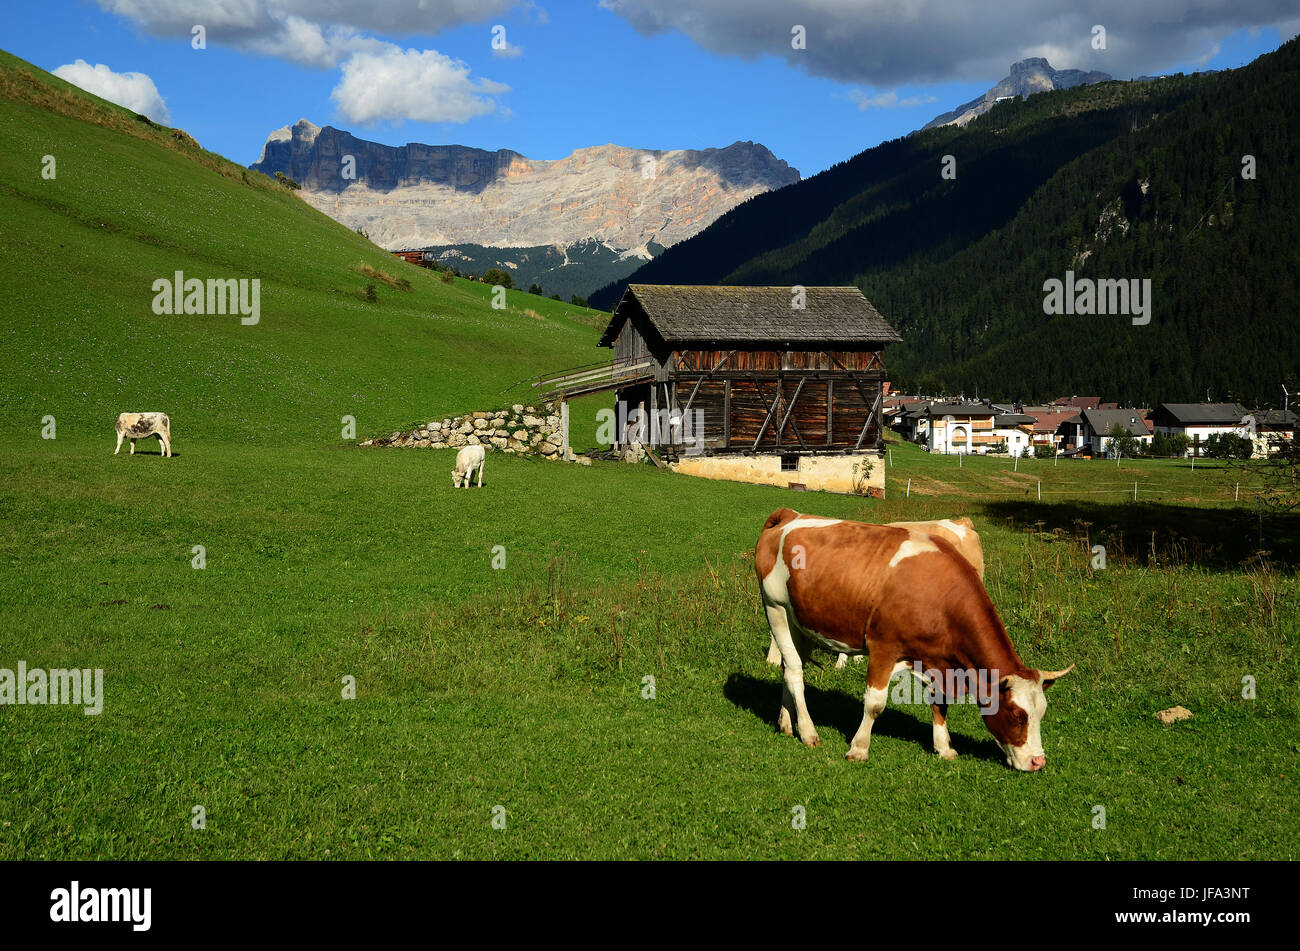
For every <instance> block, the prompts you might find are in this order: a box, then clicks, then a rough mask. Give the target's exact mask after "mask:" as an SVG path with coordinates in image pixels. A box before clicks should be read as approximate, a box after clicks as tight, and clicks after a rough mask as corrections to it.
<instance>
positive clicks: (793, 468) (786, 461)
mask: <svg viewBox="0 0 1300 951" xmlns="http://www.w3.org/2000/svg"><path fill="white" fill-rule="evenodd" d="M781 471H782V472H798V471H799V454H798V453H795V452H787V453H782V455H781Z"/></svg>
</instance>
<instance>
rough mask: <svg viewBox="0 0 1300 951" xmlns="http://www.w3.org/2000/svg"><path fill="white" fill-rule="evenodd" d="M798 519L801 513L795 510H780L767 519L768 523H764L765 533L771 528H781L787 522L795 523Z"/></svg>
mask: <svg viewBox="0 0 1300 951" xmlns="http://www.w3.org/2000/svg"><path fill="white" fill-rule="evenodd" d="M798 517H799V513H798V512H796V511H795V510H794V509H788V508H779V509H777V510H776V511H775V512H773V513H772V514H771V515H769V516H768V517H767V521H766V522H764V523H763V531H767V530H768V529H769V528H779V527H780V526H782V525H784V524H785V523H786V522H789V521H793V520H794V519H796V518H798Z"/></svg>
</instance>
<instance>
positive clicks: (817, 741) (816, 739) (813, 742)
mask: <svg viewBox="0 0 1300 951" xmlns="http://www.w3.org/2000/svg"><path fill="white" fill-rule="evenodd" d="M803 745H804V746H810V747H811V746H821V745H822V738H821V737H820V736H818V735H817V734H816V733H814V734H813V735H812V736H810V737H807V738H806V739H804V741H803Z"/></svg>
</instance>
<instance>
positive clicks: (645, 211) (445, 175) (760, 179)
mask: <svg viewBox="0 0 1300 951" xmlns="http://www.w3.org/2000/svg"><path fill="white" fill-rule="evenodd" d="M348 156H351V157H352V159H353V162H351V163H348V162H346V161H345V159H346V157H348ZM250 167H251V168H252V169H254V170H255V171H259V172H263V173H264V174H266V175H274V174H275V173H276V172H283V173H284V174H285V175H287V176H289V177H290V178H292V179H294V180H295V181H297V182H298V183H299V184H301V185H302V190H301V192H300V193H299V194H300V195H301V196H302V197H303V198H304V199H305V200H306V201H308V202H309V203H311V204H312V205H314V206H315V207H317V208H319V209H320V210H321V211H324V212H325V213H326V214H328V215H330V216H331V217H333V218H335V219H336V220H338V221H341V222H342V223H344V224H346V225H347V226H348V227H350V228H354V229H355V228H363V229H365V231H366V232H367V233H368V234H369V235H370V237H371V238H372V240H374V241H376V242H377V243H379V244H381V245H383V246H385V247H389V248H394V249H396V248H422V247H430V246H436V245H454V244H477V245H484V246H488V247H499V248H504V247H534V246H540V245H560V246H567V245H571V244H573V243H574V242H576V241H580V240H582V239H584V238H594V239H596V240H599V241H602V242H605V243H606V244H608V245H609V246H610V247H611V248H615V249H620V250H622V249H629V248H639V247H642V246H645V245H646V244H647V242H649V241H652V240H653V241H655V242H656V243H657V244H659V245H662V246H664V247H667V246H669V245H672V244H676V243H677V242H678V241H682V240H684V239H686V238H689V237H691V236H692V235H694V234H695V233H696V232H698V231H700V230H702V229H703V228H705V227H706V226H708V225H709V224H711V223H712V222H713V221H714V220H715V219H716V218H718V217H719V216H721V215H722V214H723V213H724V212H726V211H729V210H730V209H731V208H733V207H734V206H735V205H738V204H740V203H741V202H743V201H745V200H747V199H749V198H752V197H753V196H754V195H757V194H760V193H762V192H765V191H770V190H771V189H774V188H780V187H781V186H783V185H788V184H790V183H792V182H796V181H798V180H799V172H798V171H797V170H796V169H793V168H791V167H790V166H789V165H788V164H786V163H785V162H783V161H781V160H780V159H778V158H777V157H776V156H774V155H773V154H772V153H771V152H770V151H768V150H767V149H766V148H764V147H763V146H762V145H759V144H757V143H754V142H733V143H732V144H731V145H728V146H726V147H725V148H709V149H698V150H696V149H669V150H650V149H634V148H628V147H626V146H620V145H615V144H613V143H609V144H606V145H597V146H591V147H589V148H582V149H577V150H576V151H574V152H572V153H571V154H569V155H567V156H565V157H564V158H559V159H531V158H529V157H527V156H525V155H521V154H519V153H518V152H513V151H510V150H509V149H499V150H497V151H494V152H492V151H486V150H484V149H476V148H470V147H468V146H462V145H425V144H423V143H419V142H408V143H407V144H406V145H404V146H390V145H383V144H381V143H378V142H370V141H367V140H365V139H360V138H357V137H356V136H354V135H352V133H350V132H347V131H345V130H342V129H336V128H333V127H332V126H328V125H327V126H324V127H321V126H317V125H315V124H314V123H312V122H309V121H308V120H306V119H300V120H298V121H297V122H296V123H294V124H293V125H292V126H285V127H284V128H281V129H277V130H276V131H274V132H272V133H271V134H270V136H268V137H267V140H266V144H265V145H264V146H263V148H262V155H261V157H260V158H259V159H258V161H257V162H256V163H254V164H253V165H252V166H250ZM348 171H353V172H355V177H345V176H346V175H347V172H348Z"/></svg>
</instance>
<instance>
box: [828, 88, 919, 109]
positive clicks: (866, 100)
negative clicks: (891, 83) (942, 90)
mask: <svg viewBox="0 0 1300 951" xmlns="http://www.w3.org/2000/svg"><path fill="white" fill-rule="evenodd" d="M849 99H850V100H852V101H853V102H854V103H856V104H857V107H858V109H859V110H860V111H862V112H866V111H867V110H868V109H900V108H901V109H910V108H912V107H913V106H924V105H926V104H927V103H931V102H934V101H935V98H934V96H907V97H904V98H902V99H900V98H899V96H898V93H896V92H893V91H890V92H882V93H880V94H879V95H875V96H868V95H867V94H866V93H865V92H863V91H862V90H861V89H850V90H849Z"/></svg>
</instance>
